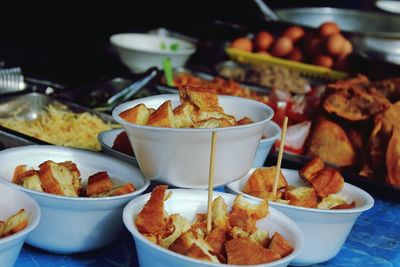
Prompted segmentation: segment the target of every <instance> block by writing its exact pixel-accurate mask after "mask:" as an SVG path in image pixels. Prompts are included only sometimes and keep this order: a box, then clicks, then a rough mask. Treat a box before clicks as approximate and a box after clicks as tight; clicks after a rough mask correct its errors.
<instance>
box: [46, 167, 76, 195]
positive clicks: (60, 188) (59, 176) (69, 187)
mask: <svg viewBox="0 0 400 267" xmlns="http://www.w3.org/2000/svg"><path fill="white" fill-rule="evenodd" d="M39 175H40V181H41V182H42V187H43V190H44V191H45V192H47V193H50V194H56V195H62V196H71V197H77V196H78V194H79V191H77V190H76V185H74V179H75V175H74V174H73V173H72V172H71V171H70V170H69V168H67V167H66V166H63V165H62V164H58V163H55V162H53V161H51V160H48V161H45V162H43V163H42V164H40V166H39Z"/></svg>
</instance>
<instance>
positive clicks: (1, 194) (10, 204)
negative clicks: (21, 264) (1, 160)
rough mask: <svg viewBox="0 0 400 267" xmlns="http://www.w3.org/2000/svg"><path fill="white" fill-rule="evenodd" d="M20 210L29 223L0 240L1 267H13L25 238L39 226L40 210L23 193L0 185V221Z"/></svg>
mask: <svg viewBox="0 0 400 267" xmlns="http://www.w3.org/2000/svg"><path fill="white" fill-rule="evenodd" d="M20 209H24V210H25V212H26V213H27V215H28V218H29V223H28V226H27V227H26V228H25V229H23V230H22V231H20V232H18V233H16V234H13V235H10V236H7V237H3V238H0V263H1V264H0V265H1V266H2V267H12V266H14V263H15V261H16V260H17V257H18V255H19V253H20V251H21V248H22V245H23V244H24V242H25V239H26V237H27V236H28V235H29V233H30V232H31V231H32V230H34V229H35V228H36V227H37V225H38V224H39V221H40V208H39V206H38V204H37V203H36V202H35V201H34V200H33V199H32V198H31V197H29V196H28V195H27V194H25V193H24V192H21V191H18V190H15V189H13V188H11V187H9V186H7V185H6V184H1V183H0V220H5V219H6V218H8V217H9V216H11V215H14V214H15V213H17V212H18V211H19V210H20Z"/></svg>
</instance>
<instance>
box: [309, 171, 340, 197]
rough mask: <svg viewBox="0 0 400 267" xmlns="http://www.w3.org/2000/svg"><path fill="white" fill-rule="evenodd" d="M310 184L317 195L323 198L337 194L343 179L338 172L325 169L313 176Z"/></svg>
mask: <svg viewBox="0 0 400 267" xmlns="http://www.w3.org/2000/svg"><path fill="white" fill-rule="evenodd" d="M310 183H311V185H312V186H313V187H314V189H315V191H316V192H317V195H318V196H319V197H322V198H324V197H326V196H328V195H330V194H335V193H337V192H339V191H340V190H341V189H342V187H343V185H344V179H343V176H342V175H341V174H340V172H339V171H337V170H335V169H332V168H326V169H323V170H320V171H318V172H317V173H316V174H314V176H313V177H312V178H311V181H310Z"/></svg>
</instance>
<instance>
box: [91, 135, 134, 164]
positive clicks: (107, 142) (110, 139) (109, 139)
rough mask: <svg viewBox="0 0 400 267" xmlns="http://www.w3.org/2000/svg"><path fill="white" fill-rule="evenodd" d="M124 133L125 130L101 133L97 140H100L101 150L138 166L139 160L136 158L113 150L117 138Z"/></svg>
mask: <svg viewBox="0 0 400 267" xmlns="http://www.w3.org/2000/svg"><path fill="white" fill-rule="evenodd" d="M122 131H124V129H113V130H108V131H105V132H101V133H100V134H99V135H98V136H97V140H99V143H100V145H101V149H102V151H103V152H104V153H106V154H108V155H110V156H113V157H116V158H118V159H122V160H126V161H130V162H134V163H136V164H137V160H136V158H135V157H134V156H129V155H127V154H125V153H122V152H120V151H118V150H116V149H114V148H113V144H114V141H115V138H117V136H118V135H119V134H120V133H121V132H122Z"/></svg>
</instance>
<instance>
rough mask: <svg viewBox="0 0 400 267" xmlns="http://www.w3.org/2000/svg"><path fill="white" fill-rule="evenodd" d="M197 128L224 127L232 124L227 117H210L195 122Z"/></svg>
mask: <svg viewBox="0 0 400 267" xmlns="http://www.w3.org/2000/svg"><path fill="white" fill-rule="evenodd" d="M194 125H195V128H200V129H201V128H207V129H210V128H224V127H230V126H232V125H231V124H230V123H229V121H227V120H225V119H216V118H209V119H206V120H202V121H196V122H195V124H194Z"/></svg>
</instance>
